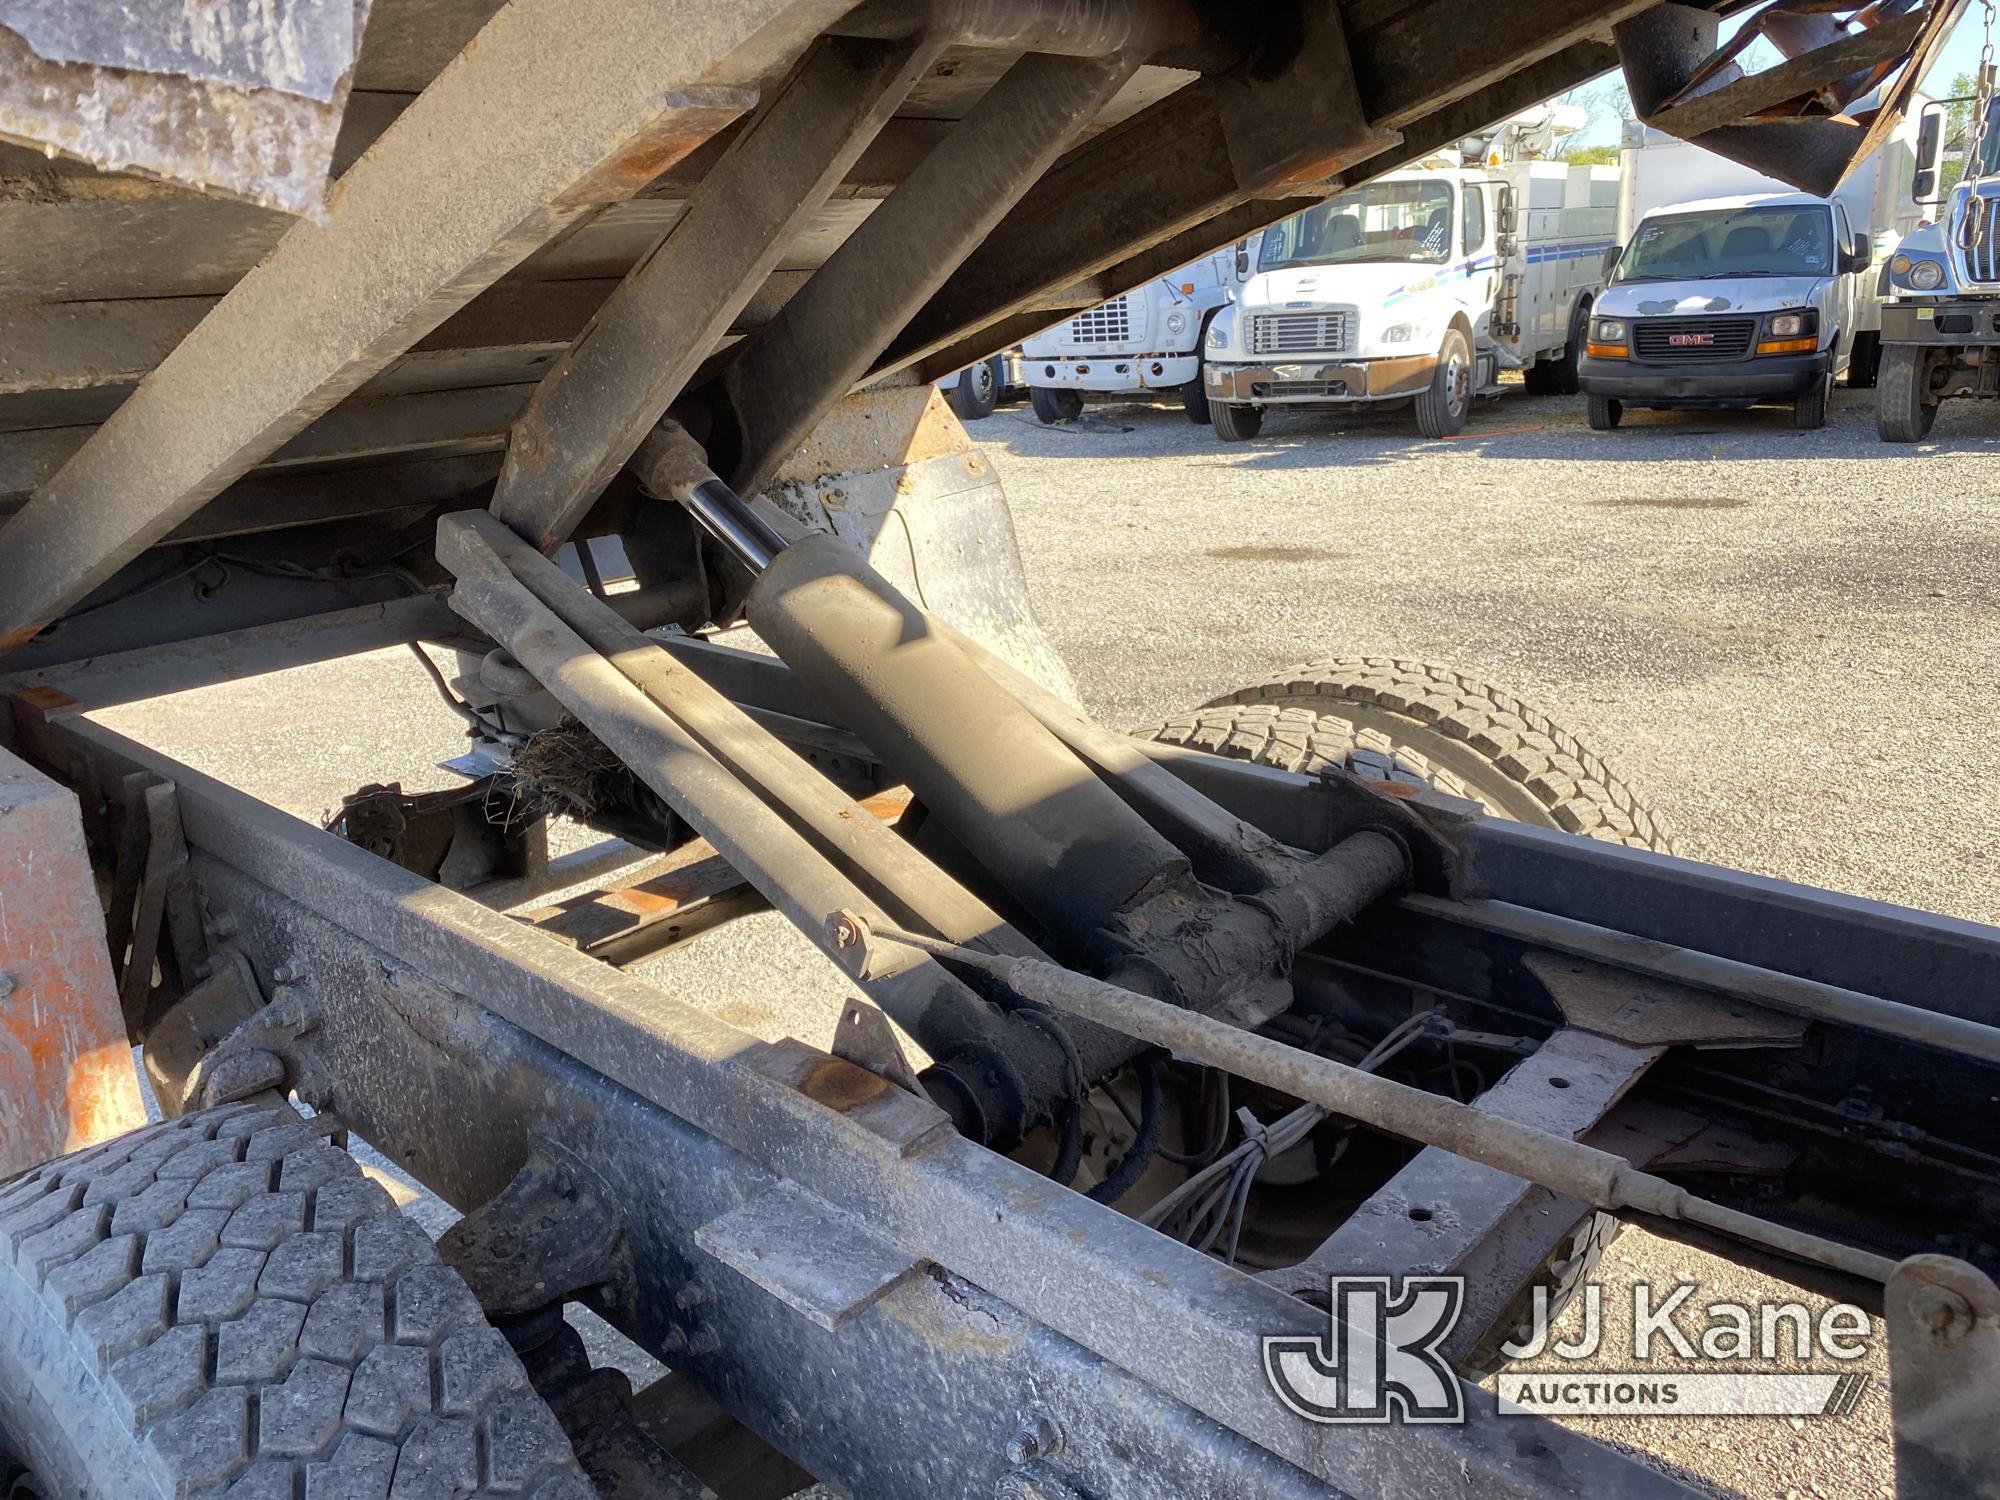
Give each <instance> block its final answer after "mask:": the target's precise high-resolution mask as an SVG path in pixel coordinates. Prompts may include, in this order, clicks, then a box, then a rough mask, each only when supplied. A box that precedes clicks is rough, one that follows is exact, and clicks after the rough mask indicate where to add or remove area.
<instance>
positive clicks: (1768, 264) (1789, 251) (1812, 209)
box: [1618, 203, 1833, 282]
mask: <svg viewBox="0 0 2000 1500" xmlns="http://www.w3.org/2000/svg"><path fill="white" fill-rule="evenodd" d="M1832 252H1833V232H1832V229H1831V228H1830V226H1829V224H1828V221H1827V210H1826V207H1825V205H1823V204H1818V203H1811V204H1798V205H1792V206H1778V207H1772V208H1734V209H1711V210H1708V211H1706V212H1703V213H1689V214H1676V213H1666V214H1654V215H1652V216H1651V217H1649V218H1647V219H1645V220H1643V221H1642V222H1641V223H1640V225H1639V230H1638V233H1636V234H1634V235H1633V236H1632V243H1631V244H1630V245H1628V246H1626V248H1625V257H1624V259H1623V260H1622V261H1620V262H1619V265H1618V280H1619V281H1621V282H1624V281H1700V280H1703V279H1707V278H1714V277H1721V276H1824V275H1826V274H1827V273H1828V272H1829V271H1831V270H1832V269H1833V253H1832Z"/></svg>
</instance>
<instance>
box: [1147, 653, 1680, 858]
mask: <svg viewBox="0 0 2000 1500" xmlns="http://www.w3.org/2000/svg"><path fill="white" fill-rule="evenodd" d="M1148 738H1151V739H1154V740H1158V741H1160V742H1162V743H1165V744H1174V745H1186V746H1188V747H1189V748H1191V749H1195V750H1206V751H1208V752H1209V753H1211V754H1214V755H1226V756H1229V757H1231V758H1233V759H1236V760H1248V761H1255V762H1256V763H1257V764H1259V765H1266V766H1275V767H1277V768H1278V769H1280V770H1284V771H1292V772H1296V773H1299V774H1302V775H1308V776H1310V775H1314V774H1316V773H1318V772H1320V771H1323V770H1327V769H1330V768H1334V767H1339V768H1344V769H1345V770H1348V771H1350V772H1352V773H1354V774H1355V775H1357V776H1361V777H1364V778H1366V779H1368V780H1372V781H1400V782H1405V783H1410V784H1420V785H1428V786H1433V787H1435V788H1437V789H1438V790H1439V791H1441V792H1446V793H1448V794H1450V795H1452V796H1454V797H1464V798H1467V799H1469V800H1471V801H1474V802H1478V803H1480V804H1481V805H1482V806H1484V807H1485V808H1486V809H1487V810H1488V811H1489V812H1491V813H1493V814H1495V815H1497V816H1500V817H1505V818H1512V819H1514V820H1515V821H1517V822H1522V823H1531V824H1534V825H1536V826H1538V827H1542V828H1559V829H1562V830H1563V831H1565V832H1567V833H1577V834H1583V835H1586V836H1587V837H1590V838H1596V839H1603V840H1604V841H1606V842H1607V843H1613V844H1626V845H1629V846H1630V847H1632V848H1635V849H1652V850H1655V851H1657V852H1659V853H1662V854H1666V853H1671V852H1672V851H1673V836H1672V834H1670V833H1669V832H1668V830H1667V828H1666V825H1665V824H1664V822H1663V821H1662V820H1661V818H1660V816H1659V814H1658V813H1656V812H1654V811H1653V810H1652V809H1651V808H1649V807H1648V806H1646V804H1645V803H1643V802H1641V801H1640V800H1639V798H1638V797H1637V796H1636V795H1635V794H1634V793H1633V791H1632V789H1631V787H1629V786H1628V785H1626V783H1625V782H1624V780H1623V779H1622V778H1621V777H1619V776H1618V775H1617V774H1615V773H1614V772H1613V771H1612V770H1611V769H1610V767H1608V766H1607V765H1605V763H1604V761H1603V759H1602V758H1600V757H1599V756H1597V755H1595V754H1593V753H1592V752H1591V751H1590V750H1588V749H1586V748H1585V747H1584V746H1583V745H1581V744H1579V743H1578V742H1577V740H1576V738H1575V736H1573V735H1571V734H1569V733H1567V732H1565V731H1564V730H1562V729H1560V728H1558V727H1557V726H1556V725H1554V724H1552V723H1551V722H1549V719H1548V717H1547V716H1546V715H1544V714H1540V713H1537V712H1536V711H1535V710H1533V709H1531V708H1529V707H1527V706H1526V705H1525V704H1523V703H1522V702H1521V701H1520V700H1519V699H1517V698H1515V697H1513V696H1512V695H1510V694H1507V693H1503V692H1501V691H1500V690H1499V689H1497V688H1492V687H1488V686H1487V685H1486V684H1485V683H1483V682H1480V681H1478V680H1476V679H1475V678H1471V677H1467V676H1465V675H1464V674H1463V673H1460V672H1454V671H1451V670H1450V669H1448V668H1445V667H1439V666H1432V665H1429V664H1426V663H1424V662H1412V661H1397V660H1393V659H1390V658H1386V657H1376V656H1370V657H1342V658H1338V659H1335V660H1332V661H1321V662H1314V663H1312V664H1311V665H1309V666H1303V667H1296V668H1294V669H1292V670H1291V671H1289V672H1285V673H1282V674H1280V675H1279V676H1276V677H1272V678H1269V679H1267V680H1266V681H1264V682H1260V683H1256V684H1254V685H1253V686H1250V687H1247V688H1244V689H1242V690H1241V691H1238V692H1234V693H1230V694H1228V695H1226V696H1224V697H1221V698H1217V699H1215V700H1213V701H1212V702H1210V703H1208V704H1206V705H1205V706H1203V707H1201V708H1198V709H1196V710H1195V711H1194V712H1193V713H1187V714H1181V715H1178V716H1177V717H1175V718H1171V719H1168V720H1167V721H1166V722H1164V723H1162V724H1160V725H1158V726H1157V727H1155V728H1154V729H1152V730H1151V731H1149V732H1148Z"/></svg>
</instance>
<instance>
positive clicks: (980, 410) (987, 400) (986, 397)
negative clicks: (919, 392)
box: [945, 356, 1002, 422]
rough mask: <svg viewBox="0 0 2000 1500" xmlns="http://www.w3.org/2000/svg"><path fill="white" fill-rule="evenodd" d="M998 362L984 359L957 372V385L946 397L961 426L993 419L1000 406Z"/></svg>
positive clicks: (995, 359) (994, 359) (996, 358)
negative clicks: (961, 423)
mask: <svg viewBox="0 0 2000 1500" xmlns="http://www.w3.org/2000/svg"><path fill="white" fill-rule="evenodd" d="M1001 379H1002V376H1001V374H1000V360H999V358H998V357H997V356H996V357H995V358H993V359H983V360H981V361H980V362H979V363H978V364H976V365H967V366H966V367H965V368H964V369H963V370H961V371H959V374H958V384H957V385H955V386H953V387H952V388H951V393H950V394H949V395H947V396H946V397H945V400H946V401H947V402H948V403H949V404H950V406H951V409H952V410H953V411H954V412H956V413H958V418H959V420H960V421H961V422H977V421H978V420H979V419H980V418H982V417H990V416H992V415H993V408H994V407H996V406H998V405H999V404H1000V381H1001Z"/></svg>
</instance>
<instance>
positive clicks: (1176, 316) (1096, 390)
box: [1021, 246, 1248, 423]
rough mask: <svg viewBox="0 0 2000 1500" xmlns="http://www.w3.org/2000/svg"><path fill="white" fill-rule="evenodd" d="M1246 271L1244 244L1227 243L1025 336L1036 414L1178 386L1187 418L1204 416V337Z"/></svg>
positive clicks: (1064, 413) (1045, 417) (1061, 417)
mask: <svg viewBox="0 0 2000 1500" xmlns="http://www.w3.org/2000/svg"><path fill="white" fill-rule="evenodd" d="M1239 265H1241V266H1242V267H1243V270H1242V272H1241V273H1239V270H1238V267H1239ZM1247 272H1248V256H1247V255H1246V253H1245V247H1243V246H1234V247H1230V246H1225V247H1224V248H1223V249H1221V250H1217V251H1216V252H1214V253H1213V254H1212V255H1204V256H1203V257H1202V258H1201V259H1200V260H1197V261H1192V262H1190V263H1189V264H1187V265H1185V266H1182V267H1181V268H1180V269H1178V270H1176V271H1170V272H1168V273H1167V274H1166V275H1165V276H1160V277H1156V278H1155V279H1154V280H1152V281H1148V282H1146V283H1145V284H1144V285H1141V286H1136V287H1134V288H1132V290H1131V291H1129V292H1126V293H1125V294H1124V295H1123V296H1120V297H1113V298H1112V299H1111V300H1110V301H1109V302H1103V303H1099V304H1098V305H1097V306H1096V307H1093V308H1091V309H1090V310H1089V311H1087V312H1081V313H1078V314H1077V315H1076V316H1075V317H1073V318H1069V319H1067V320H1065V321H1064V322H1061V323H1058V324H1056V325H1055V327H1053V328H1049V329H1046V330H1044V331H1043V332H1041V333H1038V334H1036V335H1035V336H1034V337H1033V338H1029V339H1023V340H1022V341H1021V371H1022V377H1023V379H1024V380H1025V381H1026V383H1027V387H1028V401H1029V403H1030V404H1031V405H1032V406H1033V407H1034V409H1035V415H1036V416H1037V417H1039V418H1041V420H1042V421H1044V422H1066V421H1070V420H1072V419H1074V418H1075V417H1077V416H1078V415H1080V414H1081V413H1082V411H1083V402H1084V398H1085V396H1087V395H1090V396H1115V395H1129V394H1133V393H1137V392H1144V391H1152V392H1173V393H1178V394H1179V395H1180V397H1181V399H1182V401H1183V403H1184V404H1185V406H1186V408H1187V414H1188V418H1189V420H1190V421H1194V422H1201V423H1206V422H1207V421H1208V400H1207V398H1206V397H1205V396H1204V395H1203V394H1202V389H1201V341H1202V337H1203V335H1204V334H1206V333H1207V331H1208V324H1209V320H1210V319H1211V318H1213V317H1214V316H1215V314H1216V313H1217V312H1219V311H1220V310H1221V309H1222V307H1223V306H1224V305H1225V304H1226V303H1227V302H1228V301H1229V298H1230V294H1231V293H1232V292H1233V291H1234V289H1235V288H1236V287H1237V286H1238V285H1239V284H1240V283H1241V281H1242V279H1243V276H1244V275H1245V274H1247Z"/></svg>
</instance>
